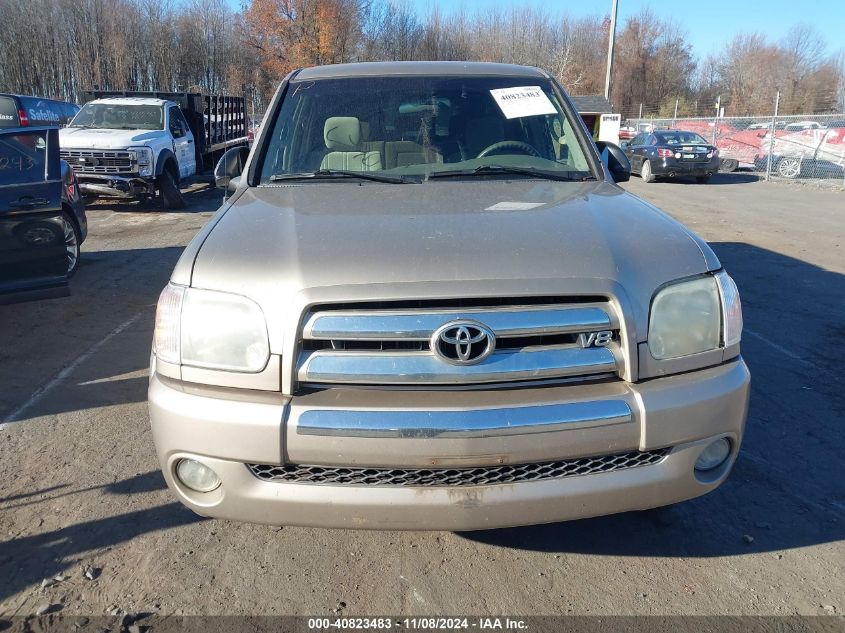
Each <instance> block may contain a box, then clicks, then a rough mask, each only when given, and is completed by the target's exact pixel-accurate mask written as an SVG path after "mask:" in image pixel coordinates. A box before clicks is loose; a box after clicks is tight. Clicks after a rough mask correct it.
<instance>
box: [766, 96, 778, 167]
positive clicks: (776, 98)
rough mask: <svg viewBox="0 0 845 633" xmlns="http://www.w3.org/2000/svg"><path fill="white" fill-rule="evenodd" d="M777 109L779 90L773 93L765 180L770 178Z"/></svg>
mask: <svg viewBox="0 0 845 633" xmlns="http://www.w3.org/2000/svg"><path fill="white" fill-rule="evenodd" d="M778 108H780V90H778V91H777V92H776V93H775V111H774V113H773V114H772V125H771V127H770V128H769V156H768V158H766V180H769V179H770V178H771V177H772V155H773V154H774V151H775V123H776V121H777V118H778Z"/></svg>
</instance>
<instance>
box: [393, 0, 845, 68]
mask: <svg viewBox="0 0 845 633" xmlns="http://www.w3.org/2000/svg"><path fill="white" fill-rule="evenodd" d="M405 1H407V2H410V3H411V4H412V5H413V6H414V7H416V9H417V11H418V12H419V13H420V14H423V15H424V14H425V13H427V12H428V11H429V9H430V8H431V7H432V6H433V5H435V4H436V5H439V6H440V9H441V11H443V12H444V13H449V12H451V11H456V10H459V9H460V8H461V7H463V8H464V9H465V10H467V11H468V12H474V11H475V10H477V9H484V8H485V7H490V6H498V7H500V8H502V7H509V6H524V5H529V6H536V7H543V8H545V9H547V10H558V11H561V12H568V13H569V14H571V15H573V16H581V15H590V14H592V15H595V14H609V13H610V6H611V0H602V1H600V2H596V1H595V0H593V1H590V2H583V1H582V2H577V1H568V0H512V1H509V0H504V1H502V0H405ZM645 6H647V7H651V9H652V10H653V11H654V12H655V13H656V14H657V15H659V16H663V17H668V16H671V17H672V18H674V19H675V20H676V22H677V23H678V24H680V25H681V26H682V27H683V28H684V29H685V30H686V32H687V33H688V34H689V41H690V44H692V46H693V49H694V50H695V52H696V54H698V55H701V56H704V55H707V54H709V53H711V52H718V50H719V47H720V46H721V45H722V44H724V43H725V42H727V41H728V40H730V39H731V37H733V35H734V34H736V33H739V32H754V31H757V32H760V33H763V34H765V35H767V36H768V37H769V38H770V39H773V40H776V39H779V38H780V37H782V36H783V35H784V34H785V33H786V32H787V31H788V30H789V28H790V27H791V26H792V25H793V24H795V23H797V22H802V21H803V22H809V23H811V24H813V25H815V26H816V27H817V28H818V29H819V31H820V32H821V34H822V36H823V37H824V38H825V39H826V40H827V44H828V50H830V51H831V52H833V51H836V50H839V49H840V48H842V47H845V0H810V1H809V2H807V1H804V2H795V0H707V1H706V2H690V1H689V0H619V24H620V25H621V24H623V23H624V21H625V18H626V17H628V16H630V15H632V14H635V13H638V12H639V11H640V10H641V9H642V8H643V7H645Z"/></svg>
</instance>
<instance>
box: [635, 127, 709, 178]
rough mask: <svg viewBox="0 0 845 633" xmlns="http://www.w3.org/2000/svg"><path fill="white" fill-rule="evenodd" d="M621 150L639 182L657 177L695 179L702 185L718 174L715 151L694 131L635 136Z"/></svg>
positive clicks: (657, 131) (665, 131) (666, 131)
mask: <svg viewBox="0 0 845 633" xmlns="http://www.w3.org/2000/svg"><path fill="white" fill-rule="evenodd" d="M622 148H623V149H624V151H625V154H626V155H627V156H628V160H630V161H631V170H632V171H633V173H635V174H639V175H640V177H641V178H642V179H643V182H654V181H655V180H656V179H657V178H658V177H667V178H675V177H676V176H695V179H696V181H698V182H700V183H705V182H707V181H708V180H710V176H712V175H713V174H715V173H716V172H717V171H719V150H718V149H716V148H715V147H713V146H712V145H711V144H710V143H708V142H707V141H705V140H704V139H703V138H701V136H699V135H698V134H696V133H695V132H683V131H681V130H655V131H654V132H643V133H641V134H637V136H635V137H634V138H633V139H631V141H630V142H628V143H624V142H623V143H622Z"/></svg>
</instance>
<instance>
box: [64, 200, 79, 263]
mask: <svg viewBox="0 0 845 633" xmlns="http://www.w3.org/2000/svg"><path fill="white" fill-rule="evenodd" d="M62 230H63V231H64V236H65V252H66V257H67V276H68V279H70V278H71V277H73V276H74V275H75V274H76V269H77V268H79V244H80V242H82V236H81V235H80V234H79V229H78V228H77V227H76V222H74V221H73V218H71V217H70V214H69V213H67V212H64V213H62Z"/></svg>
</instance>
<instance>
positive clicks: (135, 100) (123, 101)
mask: <svg viewBox="0 0 845 633" xmlns="http://www.w3.org/2000/svg"><path fill="white" fill-rule="evenodd" d="M88 103H106V104H111V105H153V106H163V105H164V104H166V103H172V102H171V101H167V100H166V99H154V98H152V97H106V98H104V99H95V100H94V101H89V102H88Z"/></svg>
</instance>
